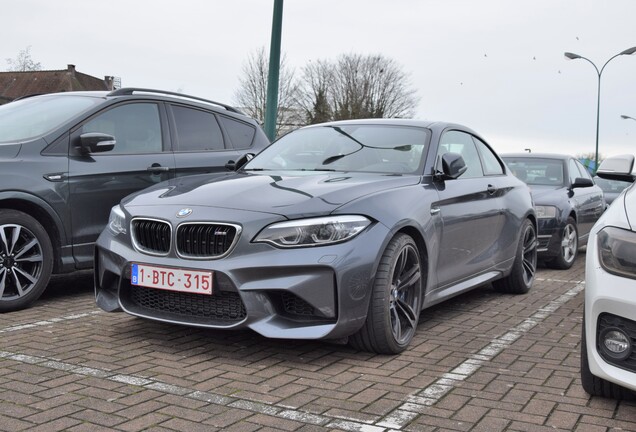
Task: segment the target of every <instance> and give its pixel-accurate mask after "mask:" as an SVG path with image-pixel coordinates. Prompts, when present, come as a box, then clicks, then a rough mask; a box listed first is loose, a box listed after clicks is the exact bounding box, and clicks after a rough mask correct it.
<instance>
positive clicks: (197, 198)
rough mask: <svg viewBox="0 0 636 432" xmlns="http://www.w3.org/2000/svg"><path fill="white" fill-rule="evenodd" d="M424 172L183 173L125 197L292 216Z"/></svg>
mask: <svg viewBox="0 0 636 432" xmlns="http://www.w3.org/2000/svg"><path fill="white" fill-rule="evenodd" d="M419 182H420V177H419V176H414V175H405V176H399V175H387V174H373V173H315V172H307V173H305V172H298V171H297V172H293V175H290V172H288V171H287V172H274V171H271V172H267V174H263V173H258V174H253V173H226V174H220V175H212V176H210V175H197V176H190V177H181V178H178V179H175V180H171V181H168V182H164V183H159V184H157V185H156V186H154V187H152V188H150V189H145V190H143V191H141V192H138V193H136V194H134V195H131V196H130V197H128V198H127V199H125V200H124V204H125V205H126V206H148V205H175V206H184V207H185V206H208V207H218V208H225V209H236V210H247V211H255V212H265V213H272V214H277V215H282V216H286V217H310V216H315V215H320V214H327V213H330V212H331V211H333V210H335V209H336V208H338V207H340V206H342V205H343V204H346V203H348V202H350V201H352V200H355V199H357V198H360V197H363V196H365V195H369V194H373V193H376V192H380V191H383V190H386V189H394V188H399V187H404V186H410V185H415V184H418V183H419Z"/></svg>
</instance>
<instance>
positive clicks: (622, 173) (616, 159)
mask: <svg viewBox="0 0 636 432" xmlns="http://www.w3.org/2000/svg"><path fill="white" fill-rule="evenodd" d="M633 169H634V155H631V154H625V155H620V156H613V157H609V158H607V159H605V160H604V161H603V162H601V165H599V167H598V170H596V175H597V176H599V177H600V178H604V179H609V180H623V181H628V182H633V181H634V175H633V174H632V170H633Z"/></svg>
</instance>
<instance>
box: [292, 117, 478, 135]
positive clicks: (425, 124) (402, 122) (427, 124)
mask: <svg viewBox="0 0 636 432" xmlns="http://www.w3.org/2000/svg"><path fill="white" fill-rule="evenodd" d="M344 125H388V126H414V127H421V128H427V129H435V130H443V129H459V130H464V131H468V132H471V133H473V134H474V135H477V136H479V134H477V132H475V131H473V130H472V129H470V128H469V127H466V126H464V125H461V124H458V123H451V122H443V121H432V120H414V119H403V118H367V119H352V120H338V121H331V122H326V123H319V124H315V125H307V126H304V127H303V129H304V128H312V127H321V126H344Z"/></svg>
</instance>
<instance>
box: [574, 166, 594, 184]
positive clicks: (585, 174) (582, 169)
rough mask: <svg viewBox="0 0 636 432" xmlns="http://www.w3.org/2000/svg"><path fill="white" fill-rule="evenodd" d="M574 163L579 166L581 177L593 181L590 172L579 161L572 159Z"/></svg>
mask: <svg viewBox="0 0 636 432" xmlns="http://www.w3.org/2000/svg"><path fill="white" fill-rule="evenodd" d="M574 163H575V164H576V166H578V167H579V171H580V172H581V177H583V178H586V179H590V180H592V181H594V179H593V178H592V175H591V174H590V172H589V171H588V170H587V168H585V166H583V164H582V163H581V162H579V161H574Z"/></svg>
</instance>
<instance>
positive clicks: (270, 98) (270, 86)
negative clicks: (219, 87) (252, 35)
mask: <svg viewBox="0 0 636 432" xmlns="http://www.w3.org/2000/svg"><path fill="white" fill-rule="evenodd" d="M282 27H283V0H274V18H273V19H272V42H271V46H270V48H269V73H268V75H267V97H266V102H265V135H267V137H268V138H269V139H270V141H274V138H276V117H278V77H279V74H280V43H281V33H282Z"/></svg>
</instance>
